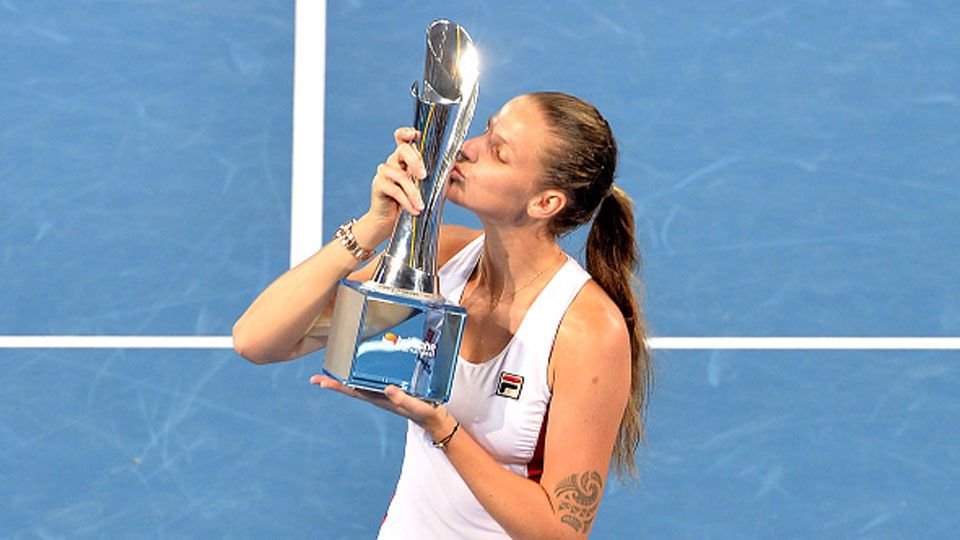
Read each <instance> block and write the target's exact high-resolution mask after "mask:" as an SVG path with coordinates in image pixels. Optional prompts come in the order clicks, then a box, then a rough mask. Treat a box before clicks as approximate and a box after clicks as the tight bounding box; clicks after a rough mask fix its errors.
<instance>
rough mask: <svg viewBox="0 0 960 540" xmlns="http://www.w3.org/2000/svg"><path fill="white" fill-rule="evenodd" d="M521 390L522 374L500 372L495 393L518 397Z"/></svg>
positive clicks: (513, 397)
mask: <svg viewBox="0 0 960 540" xmlns="http://www.w3.org/2000/svg"><path fill="white" fill-rule="evenodd" d="M521 390H523V376H521V375H515V374H513V373H507V372H506V371H501V372H500V382H499V383H497V395H498V396H503V397H507V398H510V399H520V391H521Z"/></svg>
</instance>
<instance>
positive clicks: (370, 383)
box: [323, 280, 467, 403]
mask: <svg viewBox="0 0 960 540" xmlns="http://www.w3.org/2000/svg"><path fill="white" fill-rule="evenodd" d="M466 315H467V314H466V310H464V309H463V308H462V307H460V306H458V305H455V304H449V303H447V302H445V301H444V299H443V298H440V297H422V296H418V295H414V294H410V293H406V292H405V291H396V290H393V289H388V288H386V287H382V286H379V285H376V284H373V283H371V282H367V283H364V284H361V283H359V282H356V281H350V280H342V281H341V282H340V286H339V287H338V289H337V301H336V304H335V305H334V308H333V320H332V324H331V331H330V337H329V338H328V339H327V351H326V356H325V357H324V360H323V371H324V372H325V373H326V374H327V375H329V376H331V377H333V378H335V379H337V380H338V381H340V382H341V383H342V384H344V385H346V386H350V387H352V388H360V389H363V390H373V391H378V392H382V391H383V389H384V388H386V387H387V385H390V384H393V385H396V386H399V387H400V388H401V389H403V391H405V392H407V393H408V394H410V395H412V396H414V397H417V398H420V399H423V400H425V401H429V402H431V403H445V402H447V400H449V399H450V388H451V387H452V385H453V374H454V371H455V368H456V364H457V356H458V355H459V353H460V339H461V336H462V335H463V327H464V323H465V322H466Z"/></svg>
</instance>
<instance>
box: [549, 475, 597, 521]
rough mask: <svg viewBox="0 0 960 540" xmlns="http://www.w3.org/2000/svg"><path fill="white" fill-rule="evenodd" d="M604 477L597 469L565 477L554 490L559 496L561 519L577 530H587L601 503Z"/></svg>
mask: <svg viewBox="0 0 960 540" xmlns="http://www.w3.org/2000/svg"><path fill="white" fill-rule="evenodd" d="M602 491H603V479H602V478H601V477H600V473H598V472H597V471H588V472H585V473H583V474H581V475H580V478H579V479H578V478H577V475H576V474H571V475H570V476H568V477H566V478H564V479H563V480H561V481H560V482H558V483H557V487H556V489H554V490H553V492H554V494H555V495H556V497H557V510H558V511H559V513H560V521H562V522H564V523H566V524H567V525H569V526H570V527H572V528H573V530H575V531H577V532H584V533H585V532H587V531H589V530H590V525H591V524H592V523H593V518H594V517H595V516H596V514H597V507H598V506H599V505H600V493H601V492H602Z"/></svg>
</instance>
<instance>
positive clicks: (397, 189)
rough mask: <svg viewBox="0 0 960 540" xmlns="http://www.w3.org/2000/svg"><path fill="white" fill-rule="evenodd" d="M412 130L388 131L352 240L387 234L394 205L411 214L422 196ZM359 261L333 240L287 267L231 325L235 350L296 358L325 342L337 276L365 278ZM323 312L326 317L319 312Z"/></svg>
mask: <svg viewBox="0 0 960 540" xmlns="http://www.w3.org/2000/svg"><path fill="white" fill-rule="evenodd" d="M417 136H418V134H417V132H416V131H415V130H413V129H411V128H400V129H398V130H397V131H396V132H395V133H394V139H395V141H396V143H397V148H396V150H395V151H394V152H393V153H392V154H391V155H390V157H389V158H388V159H387V161H386V162H385V163H382V164H381V165H380V166H379V167H377V174H376V176H374V179H373V183H372V185H371V190H370V191H371V194H370V210H369V211H368V212H367V213H366V214H364V215H363V217H361V218H360V219H359V220H358V222H357V223H356V225H354V227H353V233H354V236H355V237H356V239H357V243H358V244H360V246H361V247H363V248H365V249H372V248H374V247H376V246H378V245H380V244H381V243H382V242H383V241H384V240H386V238H387V237H388V236H389V235H390V233H391V231H392V230H393V227H394V225H395V224H396V221H397V218H398V217H399V215H400V208H401V207H402V208H403V209H404V210H406V211H408V212H410V213H412V214H414V215H416V214H419V213H420V210H421V209H422V208H423V200H422V199H421V197H420V192H419V191H418V190H417V187H416V184H415V183H414V177H416V178H423V177H424V176H425V175H426V171H425V169H424V166H423V161H421V160H420V156H419V155H418V154H417V151H416V150H415V149H414V148H413V146H412V145H410V144H409V143H410V142H412V141H414V140H415V139H416V138H417ZM358 263H359V261H357V259H356V258H355V257H354V256H353V255H352V254H350V252H348V251H347V250H346V249H345V248H344V247H343V246H342V245H340V243H339V241H334V242H331V243H329V244H327V245H326V246H324V248H323V249H321V250H320V251H319V252H317V253H316V254H315V255H313V256H312V257H310V258H309V259H307V260H306V261H304V262H303V263H301V264H300V265H298V266H297V267H295V268H293V269H291V270H289V271H288V272H286V273H285V274H283V275H282V276H280V277H279V278H277V280H276V281H274V282H273V283H272V284H270V286H269V287H267V288H266V290H264V291H263V292H262V293H261V294H260V296H258V297H257V299H256V300H254V302H253V304H251V305H250V307H249V308H247V311H246V312H245V313H244V314H243V316H241V317H240V319H239V320H238V321H237V322H236V324H235V325H234V327H233V345H234V349H236V351H237V353H238V354H240V355H241V356H243V357H244V358H246V359H248V360H250V361H251V362H254V363H256V364H267V363H271V362H279V361H283V360H290V359H293V358H297V357H299V356H302V355H304V354H307V353H309V352H311V351H314V350H317V349H319V348H321V347H323V346H324V345H326V335H327V332H326V328H327V327H328V326H329V324H328V323H327V322H326V320H328V319H329V315H330V313H332V302H331V300H332V299H333V297H334V295H335V291H336V287H337V283H338V282H339V280H340V279H342V278H344V277H347V276H350V277H352V278H353V279H359V280H366V279H369V278H370V276H371V275H372V272H373V269H374V268H375V266H374V265H368V266H366V267H364V268H363V269H362V270H360V271H358V272H354V270H355V269H356V267H357V265H358ZM324 317H326V319H325V318H324Z"/></svg>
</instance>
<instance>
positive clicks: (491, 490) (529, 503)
mask: <svg viewBox="0 0 960 540" xmlns="http://www.w3.org/2000/svg"><path fill="white" fill-rule="evenodd" d="M452 423H453V422H452V419H451V422H450V424H449V425H447V426H446V427H444V428H438V429H437V430H436V431H437V432H439V433H437V435H438V436H439V437H442V436H443V435H445V434H446V433H449V432H450V430H451V429H452ZM444 431H445V432H444ZM434 440H438V439H437V438H434ZM439 451H441V450H438V452H439ZM442 451H443V452H444V453H446V455H447V459H449V460H450V463H451V464H453V466H454V467H455V468H456V469H457V472H459V473H460V476H461V477H462V478H463V480H464V482H465V483H466V484H467V487H469V488H470V491H471V492H472V493H473V494H474V496H475V497H476V498H477V500H478V501H479V502H480V504H481V505H482V506H483V508H484V509H485V510H486V511H487V512H488V513H489V514H490V515H491V516H492V517H493V519H494V520H496V521H497V523H499V524H500V526H501V527H503V528H504V530H506V531H507V533H508V534H509V535H510V537H511V538H517V539H526V538H532V539H542V538H583V536H581V535H580V534H577V533H576V532H575V531H574V530H573V529H571V528H570V527H568V526H566V525H564V524H563V523H562V522H561V521H560V518H559V516H558V515H557V514H556V512H555V511H554V508H553V504H552V502H551V500H550V497H549V496H548V494H547V491H546V490H545V489H544V488H543V487H542V486H541V485H540V484H539V483H538V482H536V481H534V480H530V479H528V478H524V477H522V476H519V475H517V474H515V473H513V472H511V471H509V470H507V469H505V468H503V467H502V466H501V465H500V464H499V463H497V462H496V461H495V460H494V459H493V458H492V457H491V456H490V454H489V453H487V451H486V450H485V449H484V448H483V447H482V446H480V445H479V444H478V443H477V442H476V440H475V439H474V438H473V437H472V436H470V434H469V433H468V432H466V430H465V429H464V428H463V427H462V426H461V427H460V429H459V431H458V433H457V434H456V435H455V436H454V437H453V439H452V440H451V441H450V442H449V443H448V444H447V446H446V447H445V448H444V449H443V450H442Z"/></svg>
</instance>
